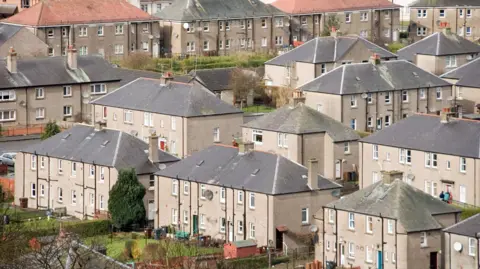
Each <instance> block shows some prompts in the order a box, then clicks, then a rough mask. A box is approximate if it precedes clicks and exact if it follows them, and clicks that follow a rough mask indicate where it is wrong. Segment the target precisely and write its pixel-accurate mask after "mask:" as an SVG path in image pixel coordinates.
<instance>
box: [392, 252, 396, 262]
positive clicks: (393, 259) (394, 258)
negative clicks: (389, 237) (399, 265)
mask: <svg viewBox="0 0 480 269" xmlns="http://www.w3.org/2000/svg"><path fill="white" fill-rule="evenodd" d="M396 258H397V257H396V256H395V252H392V263H393V264H395V261H396Z"/></svg>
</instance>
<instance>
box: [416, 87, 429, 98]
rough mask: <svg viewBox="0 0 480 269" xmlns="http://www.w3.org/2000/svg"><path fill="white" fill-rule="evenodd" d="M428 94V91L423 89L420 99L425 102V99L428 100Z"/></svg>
mask: <svg viewBox="0 0 480 269" xmlns="http://www.w3.org/2000/svg"><path fill="white" fill-rule="evenodd" d="M426 92H427V91H426V90H425V89H424V88H422V89H420V90H419V93H418V95H420V99H421V100H424V99H426V98H427V94H426Z"/></svg>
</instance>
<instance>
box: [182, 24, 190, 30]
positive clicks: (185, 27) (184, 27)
mask: <svg viewBox="0 0 480 269" xmlns="http://www.w3.org/2000/svg"><path fill="white" fill-rule="evenodd" d="M189 26H190V25H189V24H188V22H186V23H184V24H183V29H185V30H187V29H188V27H189Z"/></svg>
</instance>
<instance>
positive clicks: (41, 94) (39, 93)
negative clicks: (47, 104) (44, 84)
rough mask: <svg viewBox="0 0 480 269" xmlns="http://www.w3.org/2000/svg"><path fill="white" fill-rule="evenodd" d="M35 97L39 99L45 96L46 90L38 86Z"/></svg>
mask: <svg viewBox="0 0 480 269" xmlns="http://www.w3.org/2000/svg"><path fill="white" fill-rule="evenodd" d="M35 98H37V99H43V98H45V90H44V89H43V88H36V89H35Z"/></svg>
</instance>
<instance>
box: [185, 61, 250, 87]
mask: <svg viewBox="0 0 480 269" xmlns="http://www.w3.org/2000/svg"><path fill="white" fill-rule="evenodd" d="M235 69H237V67H226V68H212V69H200V70H196V71H193V70H192V71H190V73H189V75H190V76H192V77H194V78H195V79H196V80H197V81H198V82H200V83H201V84H202V85H203V86H205V87H206V88H207V89H209V90H210V91H212V92H217V91H223V90H230V80H231V77H232V72H233V71H234V70H235ZM241 70H242V71H243V72H245V73H247V74H251V75H252V76H257V73H256V72H255V71H253V70H249V69H241Z"/></svg>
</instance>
